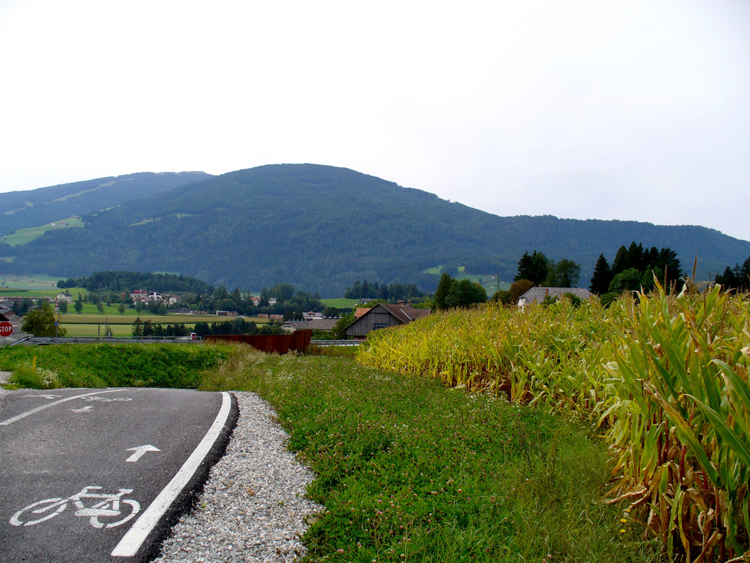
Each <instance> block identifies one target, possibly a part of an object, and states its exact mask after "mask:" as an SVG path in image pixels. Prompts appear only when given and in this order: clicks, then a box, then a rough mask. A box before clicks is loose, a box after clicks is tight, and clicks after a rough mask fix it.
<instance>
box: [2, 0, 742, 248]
mask: <svg viewBox="0 0 750 563" xmlns="http://www.w3.org/2000/svg"><path fill="white" fill-rule="evenodd" d="M282 162H284V163H294V162H312V163H317V164H330V165H335V166H344V167H347V168H352V169H354V170H357V171H360V172H364V173H367V174H372V175H374V176H378V177H380V178H384V179H386V180H390V181H394V182H396V183H398V184H400V185H402V186H406V187H413V188H419V189H422V190H426V191H429V192H433V193H436V194H438V195H439V196H441V197H443V198H446V199H450V200H457V201H460V202H462V203H464V204H466V205H469V206H472V207H476V208H479V209H483V210H486V211H489V212H492V213H495V214H498V215H544V214H551V215H556V216H558V217H572V218H580V219H586V218H596V219H632V220H639V221H648V222H653V223H657V224H665V225H679V224H697V225H704V226H707V227H712V228H716V229H718V230H720V231H722V232H724V233H726V234H729V235H731V236H734V237H737V238H741V239H744V240H750V220H749V216H750V1H748V0H734V1H732V0H710V1H706V0H696V1H690V0H683V1H674V2H669V1H659V0H647V1H642V2H639V1H632V0H628V1H619V2H618V1H614V0H606V1H601V0H596V1H569V0H551V1H536V2H535V1H529V0H515V1H512V2H511V1H500V0H497V1H491V2H471V1H465V2H461V3H458V2H451V3H448V2H435V1H434V0H433V1H429V2H408V1H404V0H400V1H398V2H387V1H382V0H381V1H379V2H352V1H350V0H349V1H345V2H324V1H317V2H310V1H309V0H306V1H300V2H295V1H278V2H267V1H266V2H251V1H241V2H220V1H214V2H210V3H209V2H200V3H199V2H188V1H184V0H180V1H174V2H171V1H157V0H149V1H147V2H139V1H133V0H130V1H128V2H102V1H101V0H96V1H91V2H80V1H75V0H68V1H65V2H60V1H59V0H55V1H50V2H43V1H35V0H22V1H20V0H19V1H15V0H14V1H7V0H0V191H13V190H26V189H32V188H38V187H42V186H49V185H54V184H60V183H65V182H73V181H79V180H88V179H92V178H97V177H102V176H111V175H119V174H128V173H131V172H142V171H153V172H158V171H171V170H175V171H182V170H203V171H205V172H209V173H212V174H221V173H224V172H229V171H232V170H239V169H243V168H250V167H253V166H258V165H262V164H274V163H282ZM644 242H645V243H647V242H648V241H644Z"/></svg>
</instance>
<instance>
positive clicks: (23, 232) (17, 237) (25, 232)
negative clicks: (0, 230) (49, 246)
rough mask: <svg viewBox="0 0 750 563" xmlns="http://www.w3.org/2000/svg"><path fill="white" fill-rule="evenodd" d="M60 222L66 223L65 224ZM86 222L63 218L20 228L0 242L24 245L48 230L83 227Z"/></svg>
mask: <svg viewBox="0 0 750 563" xmlns="http://www.w3.org/2000/svg"><path fill="white" fill-rule="evenodd" d="M60 223H66V225H65V226H62V225H60ZM83 226H84V223H83V221H81V220H80V219H62V220H61V221H54V222H53V223H48V224H46V225H42V226H40V227H31V228H28V229H18V230H17V231H16V232H15V233H13V234H12V235H7V236H4V237H0V242H4V243H5V244H8V245H10V246H22V245H24V244H26V243H27V242H31V241H32V240H34V239H36V238H39V237H40V236H42V235H43V234H44V233H46V232H47V231H52V230H59V229H72V228H79V227H83Z"/></svg>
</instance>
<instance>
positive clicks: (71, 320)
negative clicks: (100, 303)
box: [60, 303, 268, 325]
mask: <svg viewBox="0 0 750 563" xmlns="http://www.w3.org/2000/svg"><path fill="white" fill-rule="evenodd" d="M137 317H140V318H141V320H142V321H144V322H145V321H146V320H150V321H151V322H152V323H159V324H163V325H165V324H184V325H188V324H190V325H194V324H195V323H197V322H200V321H204V322H207V323H209V324H211V323H222V322H224V321H227V320H228V321H231V320H232V319H233V318H236V317H219V316H217V315H169V314H167V315H154V314H153V313H150V312H149V311H148V310H143V311H141V312H140V313H139V312H137V311H136V310H135V309H125V312H124V313H123V314H120V313H119V312H118V311H117V306H116V305H111V306H109V307H108V306H106V305H105V306H104V312H103V313H100V312H99V311H98V310H97V309H96V305H92V304H91V303H84V304H83V310H82V311H81V313H80V314H78V313H76V312H75V310H74V309H73V304H72V303H71V304H68V312H67V313H65V314H61V315H60V322H63V323H66V324H103V323H104V322H105V321H106V322H108V323H110V324H129V325H132V324H133V321H135V319H136V318H137ZM244 319H245V320H246V321H253V322H255V323H256V324H265V323H267V322H268V319H258V318H255V317H244Z"/></svg>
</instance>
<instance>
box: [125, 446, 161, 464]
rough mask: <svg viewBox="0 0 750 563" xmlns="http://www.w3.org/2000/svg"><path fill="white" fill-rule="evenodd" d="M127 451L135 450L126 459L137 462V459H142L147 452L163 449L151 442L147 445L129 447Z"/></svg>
mask: <svg viewBox="0 0 750 563" xmlns="http://www.w3.org/2000/svg"><path fill="white" fill-rule="evenodd" d="M126 451H129V452H135V453H134V454H133V455H131V456H130V457H129V458H128V459H126V460H125V461H129V462H132V463H135V462H136V461H138V460H139V459H141V457H143V456H144V454H145V453H146V452H160V451H161V450H160V449H159V448H155V447H154V446H152V445H151V444H149V445H147V446H138V447H137V448H128V449H127V450H126Z"/></svg>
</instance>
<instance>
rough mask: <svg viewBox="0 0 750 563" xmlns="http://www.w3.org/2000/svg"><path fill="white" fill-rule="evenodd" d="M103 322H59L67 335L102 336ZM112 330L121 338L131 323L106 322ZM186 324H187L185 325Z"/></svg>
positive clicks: (190, 327) (131, 326)
mask: <svg viewBox="0 0 750 563" xmlns="http://www.w3.org/2000/svg"><path fill="white" fill-rule="evenodd" d="M103 325H104V323H99V324H64V323H60V326H61V327H62V328H64V329H65V330H66V331H67V336H102V337H103V336H104V335H105V333H104V328H103ZM108 326H109V328H110V330H111V331H112V336H114V337H115V338H122V337H126V336H132V330H133V325H132V324H114V323H109V324H108ZM186 326H187V325H186ZM188 328H189V330H192V325H189V327H188Z"/></svg>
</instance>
